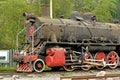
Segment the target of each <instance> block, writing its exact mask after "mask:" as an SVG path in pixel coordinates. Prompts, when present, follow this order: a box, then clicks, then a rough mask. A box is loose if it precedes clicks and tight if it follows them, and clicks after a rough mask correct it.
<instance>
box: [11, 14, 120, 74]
mask: <svg viewBox="0 0 120 80" xmlns="http://www.w3.org/2000/svg"><path fill="white" fill-rule="evenodd" d="M24 16H25V18H26V22H27V29H26V31H27V32H26V33H27V39H28V43H27V44H28V47H27V48H26V49H25V52H24V53H23V54H19V52H16V53H15V54H14V55H13V57H14V61H15V62H18V64H19V67H18V69H17V71H18V72H32V71H36V72H42V71H43V70H44V69H45V66H48V67H51V68H52V69H53V70H58V69H60V68H61V67H63V68H64V69H65V70H66V71H73V70H74V69H75V68H81V69H83V70H89V69H90V68H91V67H96V68H97V69H103V68H104V67H106V66H109V67H110V68H111V69H114V68H116V67H117V66H118V65H119V56H120V55H119V52H120V39H119V34H120V33H119V30H120V26H119V25H118V24H112V23H106V24H105V23H101V22H95V21H92V22H91V21H84V20H82V19H81V18H80V17H78V16H77V17H75V20H71V19H48V18H37V17H35V16H34V15H31V14H26V13H25V14H24ZM42 21H43V22H42ZM96 24H97V27H96ZM91 26H92V27H91ZM99 32H100V33H99ZM25 44H26V43H25ZM25 44H24V45H25Z"/></svg>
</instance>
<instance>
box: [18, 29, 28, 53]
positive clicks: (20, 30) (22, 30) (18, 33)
mask: <svg viewBox="0 0 120 80" xmlns="http://www.w3.org/2000/svg"><path fill="white" fill-rule="evenodd" d="M25 29H26V27H25V28H23V29H22V30H20V31H19V32H18V33H17V36H16V46H17V51H18V40H19V39H18V38H19V34H21V33H22V32H23V31H24V30H25Z"/></svg>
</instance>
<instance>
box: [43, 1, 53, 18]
mask: <svg viewBox="0 0 120 80" xmlns="http://www.w3.org/2000/svg"><path fill="white" fill-rule="evenodd" d="M42 17H49V18H53V16H52V0H50V4H44V5H43V6H42Z"/></svg>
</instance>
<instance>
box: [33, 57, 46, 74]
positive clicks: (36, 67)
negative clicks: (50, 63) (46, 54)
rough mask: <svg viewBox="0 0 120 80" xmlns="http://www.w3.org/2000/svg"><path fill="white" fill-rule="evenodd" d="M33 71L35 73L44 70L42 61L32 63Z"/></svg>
mask: <svg viewBox="0 0 120 80" xmlns="http://www.w3.org/2000/svg"><path fill="white" fill-rule="evenodd" d="M33 69H34V70H35V71H36V72H42V71H43V70H44V69H45V62H44V61H43V60H42V59H37V60H36V61H35V62H34V63H33Z"/></svg>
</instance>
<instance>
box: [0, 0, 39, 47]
mask: <svg viewBox="0 0 120 80" xmlns="http://www.w3.org/2000/svg"><path fill="white" fill-rule="evenodd" d="M36 4H39V3H34V4H26V2H25V1H24V0H19V1H17V0H7V1H6V2H5V3H4V5H1V11H0V13H1V15H0V17H1V21H0V22H1V23H0V27H1V29H0V33H1V34H2V35H0V45H1V46H0V49H14V48H15V45H16V35H17V33H18V31H19V30H21V29H22V28H23V27H24V26H23V24H24V17H23V16H22V14H23V13H24V12H31V13H36V14H35V15H38V14H40V11H38V10H39V9H38V6H35V5H36ZM20 37H22V38H20V42H21V41H23V40H25V33H24V34H21V35H20Z"/></svg>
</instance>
